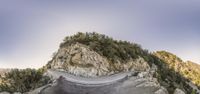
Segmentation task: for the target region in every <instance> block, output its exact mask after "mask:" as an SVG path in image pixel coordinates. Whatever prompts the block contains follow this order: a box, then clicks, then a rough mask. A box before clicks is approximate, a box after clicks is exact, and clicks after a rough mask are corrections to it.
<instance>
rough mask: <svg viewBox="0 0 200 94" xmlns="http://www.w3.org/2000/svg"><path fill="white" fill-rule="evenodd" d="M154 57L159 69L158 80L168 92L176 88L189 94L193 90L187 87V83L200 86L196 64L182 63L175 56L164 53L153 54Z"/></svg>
mask: <svg viewBox="0 0 200 94" xmlns="http://www.w3.org/2000/svg"><path fill="white" fill-rule="evenodd" d="M154 56H155V57H156V58H157V59H156V62H155V63H156V64H157V65H158V69H159V70H158V74H159V76H158V78H159V79H160V82H161V84H162V85H164V86H165V87H167V88H168V90H169V91H173V90H174V89H175V88H177V87H178V88H181V89H182V90H184V91H186V92H187V94H191V92H195V90H193V89H192V88H191V87H190V86H189V85H188V83H189V82H193V83H194V84H196V85H197V86H200V83H199V81H200V71H199V69H200V67H199V65H198V64H195V63H192V62H184V61H183V60H181V59H180V58H179V57H177V56H176V55H174V54H172V53H169V52H166V51H158V52H155V53H154ZM194 94H195V93H194Z"/></svg>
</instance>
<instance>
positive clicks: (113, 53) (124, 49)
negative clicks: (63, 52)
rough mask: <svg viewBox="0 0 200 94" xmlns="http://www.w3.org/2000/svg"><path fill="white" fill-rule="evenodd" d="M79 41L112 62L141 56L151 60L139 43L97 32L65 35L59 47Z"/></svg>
mask: <svg viewBox="0 0 200 94" xmlns="http://www.w3.org/2000/svg"><path fill="white" fill-rule="evenodd" d="M76 42H78V43H81V44H84V45H87V46H89V47H90V48H91V49H92V50H94V51H96V52H97V53H99V54H100V55H102V56H105V57H107V58H108V59H109V60H110V61H112V62H113V63H117V60H120V62H124V63H126V62H127V61H128V60H129V59H130V58H132V59H137V58H139V57H143V58H144V59H145V60H146V61H148V62H152V58H151V57H150V56H149V53H148V50H144V49H142V48H141V46H140V45H138V44H135V43H131V42H128V41H121V40H119V41H117V40H113V38H111V37H108V36H106V35H103V34H98V33H95V32H93V33H81V32H79V33H77V34H75V35H73V36H67V37H66V38H65V39H64V42H63V43H61V45H60V47H61V48H62V47H66V46H69V45H71V44H74V43H76Z"/></svg>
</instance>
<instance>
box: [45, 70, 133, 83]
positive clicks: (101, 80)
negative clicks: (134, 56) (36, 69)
mask: <svg viewBox="0 0 200 94" xmlns="http://www.w3.org/2000/svg"><path fill="white" fill-rule="evenodd" d="M47 74H48V75H49V76H51V77H53V79H58V78H59V77H61V76H62V77H64V78H65V79H66V80H67V81H70V82H73V83H77V84H83V85H107V84H112V83H115V82H118V81H120V80H123V79H126V78H127V77H128V76H131V75H133V74H134V73H133V72H125V73H118V74H114V75H110V76H105V77H95V78H86V77H80V76H74V75H72V74H69V73H66V72H61V71H55V70H48V71H47Z"/></svg>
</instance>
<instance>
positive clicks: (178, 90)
mask: <svg viewBox="0 0 200 94" xmlns="http://www.w3.org/2000/svg"><path fill="white" fill-rule="evenodd" d="M174 94H185V92H183V91H182V90H181V89H179V88H177V89H176V90H175V91H174Z"/></svg>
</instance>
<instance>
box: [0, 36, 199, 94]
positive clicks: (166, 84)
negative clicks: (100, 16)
mask: <svg viewBox="0 0 200 94" xmlns="http://www.w3.org/2000/svg"><path fill="white" fill-rule="evenodd" d="M154 66H156V67H154ZM152 68H153V71H150V70H152ZM154 68H155V69H154ZM199 68H200V67H199V66H198V64H195V63H193V62H186V63H185V62H183V60H181V59H180V58H179V57H177V56H176V55H174V54H172V53H169V52H166V51H157V52H153V53H151V52H148V50H146V49H143V48H142V47H141V46H140V45H139V44H136V43H131V42H128V41H121V40H114V39H113V38H111V37H108V36H106V35H103V34H98V33H95V32H92V33H81V32H78V33H77V34H75V35H73V36H67V37H66V38H65V39H64V41H63V42H62V43H61V44H60V48H59V49H58V51H57V52H56V53H55V54H54V56H53V58H52V60H50V61H49V62H48V63H47V64H46V65H45V66H44V67H43V68H41V69H39V70H38V71H37V70H29V69H28V70H24V71H23V72H25V73H26V71H29V72H30V71H33V73H34V72H35V71H36V73H38V76H40V77H43V76H42V75H41V74H43V75H44V77H46V76H48V77H50V76H49V75H47V71H48V70H50V69H54V70H55V71H62V72H66V73H70V74H72V75H75V76H81V77H86V78H87V77H100V76H109V75H113V74H117V73H120V72H137V73H138V74H136V75H135V76H133V77H137V78H139V81H141V80H145V83H144V84H141V85H139V86H141V87H140V88H147V87H151V86H152V88H153V87H154V88H157V89H159V90H158V91H156V92H157V93H155V94H168V93H167V92H169V94H173V93H174V94H180V92H182V93H183V94H184V92H185V93H186V94H197V93H198V88H197V87H194V86H198V87H199V86H200V82H199V80H200V79H199V78H200V77H199V78H198V76H200V73H199V72H200V71H199ZM20 72H21V71H18V72H17V73H20ZM29 72H27V73H28V74H27V75H29ZM15 73H16V72H15V70H14V71H13V72H11V73H10V75H16V74H15ZM195 74H198V76H194V75H195ZM19 76H20V75H19ZM29 76H30V75H29ZM36 76H37V74H36V75H35V76H34V75H33V78H34V77H36ZM6 77H7V76H6ZM6 77H4V79H5V78H6ZM11 77H12V76H11ZM16 78H17V77H16ZM50 78H51V77H50ZM8 79H12V78H8ZM47 79H48V78H47ZM58 79H59V78H58ZM130 79H132V78H130ZM152 79H153V80H152ZM25 80H29V78H25ZM41 80H42V81H41ZM5 81H6V80H5ZM14 81H16V82H17V81H18V80H15V79H14ZM38 81H39V82H38V83H37V84H39V85H36V86H34V87H31V89H30V88H27V89H25V90H17V89H20V87H18V86H15V84H13V86H12V84H11V86H6V87H3V89H2V90H4V88H11V87H12V88H13V90H12V91H10V92H14V91H18V92H23V93H24V92H28V91H30V90H34V89H36V88H38V87H37V86H41V84H44V83H45V84H47V81H48V82H49V83H51V85H54V83H52V82H54V81H56V82H57V80H56V79H54V81H53V80H52V78H51V80H44V82H43V79H38ZM63 81H64V83H65V82H66V80H63ZM127 81H128V82H129V80H127ZM190 82H192V83H194V84H195V85H193V84H192V85H190ZM25 83H26V82H25ZM31 83H33V82H30V84H31ZM67 83H68V82H67ZM125 83H126V81H125ZM131 83H133V84H134V83H138V82H137V81H136V82H135V81H131ZM22 85H23V84H22ZM124 85H125V87H127V84H124ZM1 86H2V85H1V84H0V91H1ZM157 86H158V87H157ZM120 87H121V86H120ZM125 87H122V88H125ZM24 88H26V87H24ZM132 88H135V89H136V87H132ZM51 89H53V88H51ZM165 89H166V90H167V91H166V90H165ZM5 90H9V89H5ZM136 90H137V89H136ZM140 92H141V91H140ZM159 92H160V93H159ZM176 92H179V93H176ZM30 94H32V93H30ZM44 94H45V93H44ZM127 94H132V93H127ZM134 94H135V93H134Z"/></svg>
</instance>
